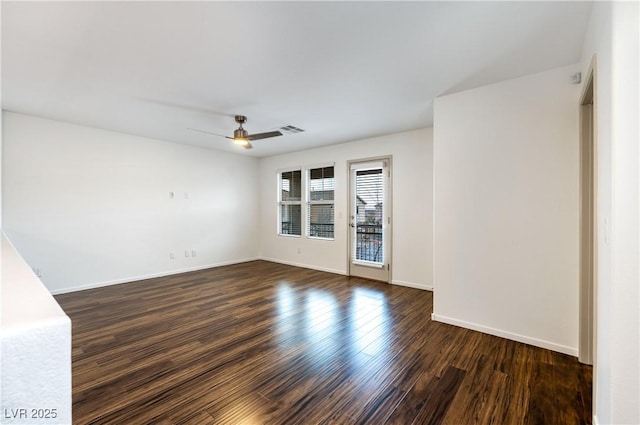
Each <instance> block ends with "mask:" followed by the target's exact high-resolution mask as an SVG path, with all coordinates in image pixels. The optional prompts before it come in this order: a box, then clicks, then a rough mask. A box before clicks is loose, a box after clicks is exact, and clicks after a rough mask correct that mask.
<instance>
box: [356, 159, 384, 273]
mask: <svg viewBox="0 0 640 425" xmlns="http://www.w3.org/2000/svg"><path fill="white" fill-rule="evenodd" d="M389 164H390V159H388V158H386V159H382V160H377V161H367V162H351V163H350V165H349V168H350V186H349V193H350V195H349V198H350V208H349V229H350V232H349V233H350V234H349V256H350V258H349V274H350V275H352V276H361V277H366V278H369V279H375V280H381V281H384V282H389V280H390V259H391V255H390V249H389V247H390V243H389V241H390V234H391V209H390V208H389V199H390V191H389V188H390V179H391V169H390V167H389Z"/></svg>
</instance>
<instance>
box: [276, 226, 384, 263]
mask: <svg viewBox="0 0 640 425" xmlns="http://www.w3.org/2000/svg"><path fill="white" fill-rule="evenodd" d="M299 232H300V223H294V222H286V221H283V222H282V234H289V235H291V234H295V235H299V234H300V233H299ZM309 236H311V237H315V238H327V239H333V238H334V225H333V224H327V223H310V224H309ZM382 246H383V244H382V224H365V223H358V224H357V225H356V243H355V258H354V259H356V260H360V261H371V262H374V263H382V262H383V249H382Z"/></svg>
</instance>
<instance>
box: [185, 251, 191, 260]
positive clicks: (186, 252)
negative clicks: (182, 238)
mask: <svg viewBox="0 0 640 425" xmlns="http://www.w3.org/2000/svg"><path fill="white" fill-rule="evenodd" d="M190 254H191V253H190V252H189V250H188V249H187V250H186V251H185V252H184V256H185V257H187V258H188V257H189V255H190Z"/></svg>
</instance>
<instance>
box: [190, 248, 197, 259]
mask: <svg viewBox="0 0 640 425" xmlns="http://www.w3.org/2000/svg"><path fill="white" fill-rule="evenodd" d="M197 254H198V253H197V252H196V250H195V249H192V250H191V256H192V257H196V256H197Z"/></svg>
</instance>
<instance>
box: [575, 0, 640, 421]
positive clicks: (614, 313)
mask: <svg viewBox="0 0 640 425" xmlns="http://www.w3.org/2000/svg"><path fill="white" fill-rule="evenodd" d="M638 14H639V7H638V3H637V2H628V3H622V2H615V3H610V2H602V3H600V2H596V3H595V4H594V6H593V11H592V15H591V21H590V23H589V27H588V31H587V36H586V39H585V43H584V46H583V55H582V62H583V71H586V70H587V67H588V66H589V63H590V62H591V60H592V57H593V56H594V55H595V56H596V63H597V65H596V93H595V97H596V109H595V112H596V117H595V121H596V143H597V149H596V153H597V158H596V162H597V169H598V170H597V209H596V214H597V226H598V238H597V256H598V266H597V271H598V273H597V282H596V284H597V293H596V299H597V300H596V303H597V304H596V305H597V307H596V309H597V317H596V341H597V342H596V353H595V363H594V423H599V424H638V423H640V403H638V400H640V354H639V351H640V330H639V329H640V313H639V311H640V309H639V308H638V307H639V305H640V297H639V294H638V290H639V286H640V284H639V271H638V263H639V261H638V260H639V253H638V239H639V237H640V235H639V234H638V216H639V214H640V213H639V210H638V198H639V196H640V194H639V182H638V168H639V167H640V164H639V163H640V159H639V157H638V139H639V132H638V112H639V111H638V101H639V96H638V90H639V87H638V79H639V78H640V75H639V74H638V72H639V71H638V53H639V52H638V51H639V45H638V37H639V34H638Z"/></svg>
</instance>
